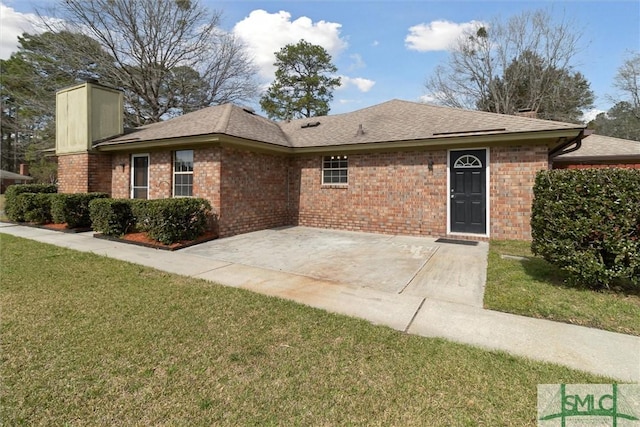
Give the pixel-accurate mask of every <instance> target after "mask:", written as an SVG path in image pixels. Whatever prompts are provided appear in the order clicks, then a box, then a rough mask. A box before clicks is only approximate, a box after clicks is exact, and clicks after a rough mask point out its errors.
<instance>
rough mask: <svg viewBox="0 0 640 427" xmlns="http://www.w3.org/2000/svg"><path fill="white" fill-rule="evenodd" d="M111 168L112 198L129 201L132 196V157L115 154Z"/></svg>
mask: <svg viewBox="0 0 640 427" xmlns="http://www.w3.org/2000/svg"><path fill="white" fill-rule="evenodd" d="M111 166H112V167H111V171H112V174H111V196H112V197H113V198H115V199H128V198H129V197H130V196H131V190H130V188H131V187H130V184H131V181H130V180H131V174H130V173H131V171H130V167H131V155H129V154H120V153H117V154H114V155H113V156H112V158H111Z"/></svg>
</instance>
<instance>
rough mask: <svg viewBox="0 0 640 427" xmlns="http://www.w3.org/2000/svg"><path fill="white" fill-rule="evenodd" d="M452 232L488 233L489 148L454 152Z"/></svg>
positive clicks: (451, 196) (452, 157)
mask: <svg viewBox="0 0 640 427" xmlns="http://www.w3.org/2000/svg"><path fill="white" fill-rule="evenodd" d="M449 158H450V160H449V162H450V163H449V169H450V174H451V175H450V185H451V187H450V188H449V197H450V198H451V200H450V202H451V203H450V206H451V231H452V232H453V233H477V234H486V231H487V227H486V222H487V221H486V219H487V216H486V215H487V209H486V201H487V198H486V197H487V196H486V173H487V172H486V162H487V152H486V150H466V151H451V154H450V156H449Z"/></svg>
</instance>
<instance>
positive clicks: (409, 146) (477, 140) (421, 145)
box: [291, 128, 583, 154]
mask: <svg viewBox="0 0 640 427" xmlns="http://www.w3.org/2000/svg"><path fill="white" fill-rule="evenodd" d="M582 130H583V128H575V129H560V130H551V131H529V132H511V133H500V134H495V133H493V134H485V135H452V136H443V137H439V138H425V139H412V140H402V141H388V142H367V143H356V144H341V145H323V146H312V147H294V148H292V149H291V151H292V152H293V153H299V154H303V153H321V152H336V151H341V152H354V151H381V150H384V151H388V150H415V149H441V148H450V147H466V146H478V145H487V144H491V145H496V144H509V143H513V142H514V141H523V142H525V141H526V142H530V141H537V142H539V143H547V144H553V145H556V144H558V143H559V141H560V139H561V138H573V137H576V136H578V135H579V134H580V132H581V131H582Z"/></svg>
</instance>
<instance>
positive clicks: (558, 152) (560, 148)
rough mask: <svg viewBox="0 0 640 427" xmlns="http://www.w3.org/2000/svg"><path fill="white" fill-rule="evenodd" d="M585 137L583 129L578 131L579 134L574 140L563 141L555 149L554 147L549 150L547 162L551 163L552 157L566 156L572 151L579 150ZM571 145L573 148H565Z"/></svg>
mask: <svg viewBox="0 0 640 427" xmlns="http://www.w3.org/2000/svg"><path fill="white" fill-rule="evenodd" d="M584 137H585V131H584V129H583V130H581V131H580V133H579V134H578V136H576V137H575V138H573V139H571V140H569V141H565V142H563V143H561V144H560V145H558V146H557V147H554V148H553V149H551V151H549V160H551V161H553V159H554V157H557V156H559V155H561V154H567V153H572V152H574V151H577V150H579V149H580V147H582V139H583V138H584ZM572 144H575V146H573V147H571V148H567V147H569V146H571V145H572Z"/></svg>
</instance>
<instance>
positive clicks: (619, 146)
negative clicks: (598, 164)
mask: <svg viewBox="0 0 640 427" xmlns="http://www.w3.org/2000/svg"><path fill="white" fill-rule="evenodd" d="M580 158H584V159H606V158H637V159H640V141H632V140H629V139H620V138H612V137H610V136H603V135H596V134H591V135H589V136H587V137H585V138H584V139H583V140H582V146H581V147H580V148H579V149H578V150H576V151H572V152H571V153H567V154H562V155H560V156H558V157H556V160H559V161H562V160H565V161H568V160H577V159H580Z"/></svg>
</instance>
